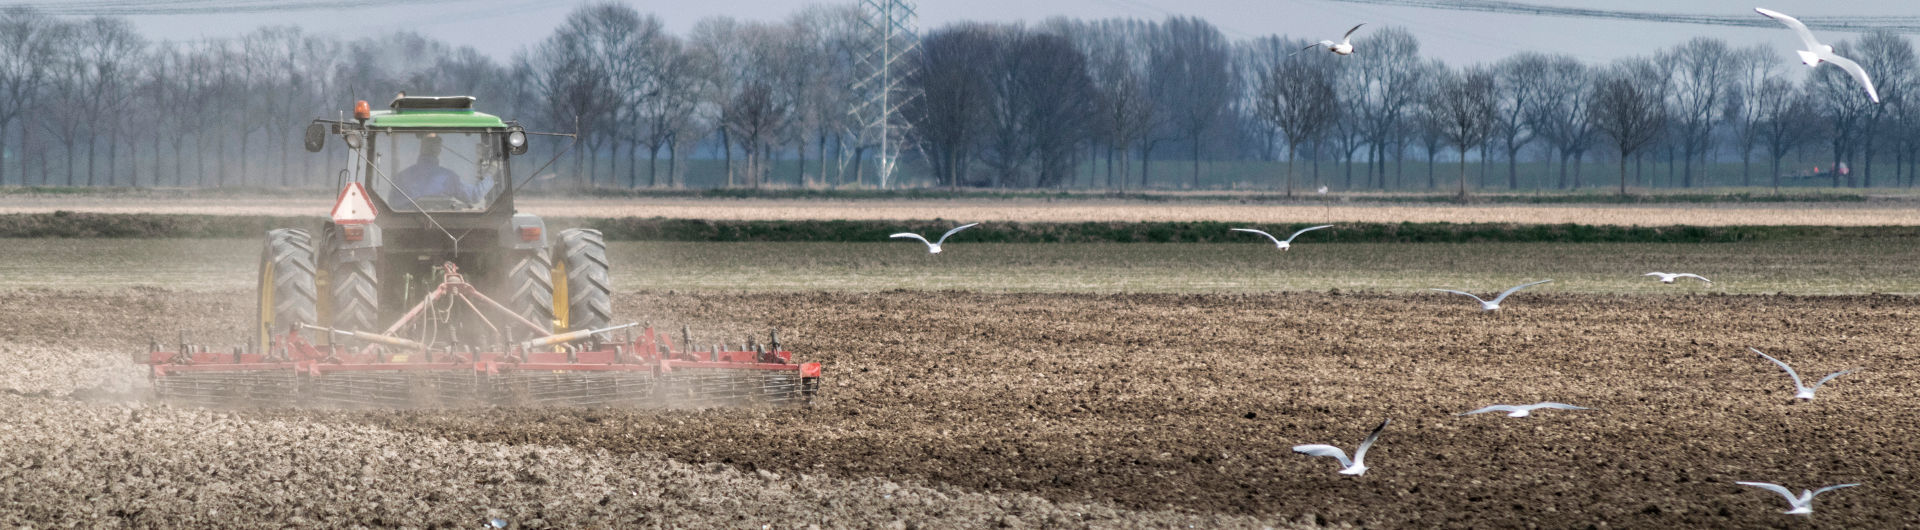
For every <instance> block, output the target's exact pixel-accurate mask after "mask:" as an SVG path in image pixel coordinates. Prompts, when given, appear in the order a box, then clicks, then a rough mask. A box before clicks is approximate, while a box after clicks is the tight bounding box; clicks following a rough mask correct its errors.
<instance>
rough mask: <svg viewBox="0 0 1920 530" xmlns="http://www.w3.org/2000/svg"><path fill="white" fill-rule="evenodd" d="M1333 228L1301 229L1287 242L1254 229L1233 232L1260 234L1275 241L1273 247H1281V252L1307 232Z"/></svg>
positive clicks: (1288, 238)
mask: <svg viewBox="0 0 1920 530" xmlns="http://www.w3.org/2000/svg"><path fill="white" fill-rule="evenodd" d="M1332 227H1333V225H1320V226H1312V227H1307V228H1302V229H1300V231H1299V232H1294V233H1293V235H1290V236H1287V240H1286V241H1281V240H1280V238H1277V237H1273V234H1269V233H1266V232H1262V231H1259V230H1254V229H1252V228H1234V229H1232V230H1231V231H1233V232H1253V233H1255V234H1260V235H1263V236H1267V239H1271V240H1273V245H1274V246H1276V247H1280V250H1286V249H1288V248H1290V247H1292V246H1293V238H1296V237H1300V234H1305V233H1307V232H1312V231H1314V230H1319V229H1322V228H1332Z"/></svg>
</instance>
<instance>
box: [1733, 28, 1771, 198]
mask: <svg viewBox="0 0 1920 530" xmlns="http://www.w3.org/2000/svg"><path fill="white" fill-rule="evenodd" d="M1734 53H1735V54H1737V56H1738V58H1737V60H1736V61H1735V63H1736V64H1738V65H1739V66H1740V67H1741V68H1740V71H1739V72H1737V73H1736V75H1735V76H1734V79H1733V81H1734V83H1735V84H1734V86H1733V87H1732V88H1731V89H1730V90H1729V91H1728V92H1727V99H1726V109H1725V110H1724V111H1723V112H1722V113H1721V115H1722V116H1724V117H1725V119H1726V124H1727V127H1728V129H1729V132H1731V133H1732V135H1733V144H1734V150H1735V151H1738V152H1739V153H1740V185H1741V186H1752V185H1753V148H1754V146H1756V145H1758V144H1759V143H1760V137H1761V135H1762V131H1761V123H1760V122H1761V120H1762V119H1763V118H1762V110H1761V105H1760V101H1759V100H1760V99H1761V97H1762V96H1761V94H1760V91H1761V90H1762V89H1764V88H1765V85H1766V84H1767V82H1768V81H1770V80H1773V79H1774V78H1775V77H1776V76H1778V75H1779V71H1780V65H1781V64H1783V63H1781V62H1780V61H1779V60H1778V59H1779V57H1777V56H1776V55H1775V54H1774V53H1773V48H1768V47H1766V46H1754V47H1751V48H1745V49H1741V50H1739V51H1736V52H1734ZM1776 169H1778V168H1776Z"/></svg>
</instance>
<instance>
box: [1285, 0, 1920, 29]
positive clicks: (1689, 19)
mask: <svg viewBox="0 0 1920 530" xmlns="http://www.w3.org/2000/svg"><path fill="white" fill-rule="evenodd" d="M1323 1H1327V2H1337V3H1345V4H1367V5H1378V6H1390V7H1417V8H1424V9H1442V10H1448V11H1472V12H1479V13H1500V14H1511V15H1534V16H1549V17H1562V18H1593V19H1606V20H1629V21H1640V22H1661V23H1669V24H1697V25H1707V26H1734V27H1753V28H1774V27H1779V26H1780V23H1779V22H1775V21H1773V20H1771V19H1767V18H1765V17H1762V16H1760V15H1757V14H1740V15H1731V14H1719V13H1710V14H1703V13H1658V12H1652V11H1627V10H1619V9H1591V8H1581V7H1560V6H1545V5H1538V4H1529V3H1525V2H1514V1H1509V0H1323ZM1795 18H1799V19H1800V21H1801V22H1803V23H1806V25H1807V27H1809V28H1813V29H1820V30H1832V31H1846V32H1866V31H1875V30H1887V31H1893V32H1896V33H1920V17H1917V16H1873V17H1835V16H1811V17H1795Z"/></svg>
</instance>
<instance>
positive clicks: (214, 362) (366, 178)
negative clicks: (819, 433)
mask: <svg viewBox="0 0 1920 530" xmlns="http://www.w3.org/2000/svg"><path fill="white" fill-rule="evenodd" d="M474 103H475V98H473V97H470V96H454V97H414V96H407V95H406V94H405V93H401V94H400V96H399V97H397V98H395V99H394V100H393V101H392V102H391V103H390V104H389V109H388V110H384V111H372V110H371V108H370V106H369V105H368V104H367V102H366V101H359V102H356V104H355V106H354V110H353V119H351V120H347V119H339V120H329V119H316V120H314V121H313V123H312V124H310V125H309V126H308V127H307V130H306V135H305V147H306V148H307V150H308V151H311V152H320V151H321V150H323V149H324V147H325V144H326V142H327V140H328V138H329V137H335V136H337V137H339V138H340V141H341V142H344V144H345V145H346V147H347V149H346V151H347V154H348V157H349V161H350V162H351V163H350V164H348V167H349V168H350V169H349V170H343V171H342V172H341V175H340V179H339V182H337V183H336V184H337V185H338V186H339V189H340V191H339V194H338V195H337V197H336V199H335V201H334V206H333V209H332V211H331V213H330V215H329V216H328V218H327V220H326V221H325V223H324V224H323V225H322V226H321V228H320V230H319V231H318V232H319V233H318V234H313V233H310V232H308V231H306V230H302V229H296V228H285V229H276V230H271V231H268V232H267V234H266V241H265V245H264V248H263V249H262V252H261V256H260V267H259V276H258V279H259V283H258V290H257V291H258V292H257V296H258V299H257V305H256V308H257V312H256V315H255V325H254V326H253V333H252V334H253V337H252V338H251V343H250V344H249V345H248V346H247V347H244V348H236V349H234V351H233V352H231V353H230V354H229V353H215V352H211V351H209V350H207V349H205V348H201V347H197V346H192V345H190V344H188V343H187V341H186V339H185V338H182V340H181V341H180V343H179V345H178V346H177V347H176V348H175V349H174V350H173V351H161V350H162V348H161V347H160V346H159V344H158V343H155V344H154V346H153V347H152V348H150V350H151V351H150V352H149V353H148V354H146V356H145V357H144V358H143V359H142V360H143V361H144V362H145V363H147V364H149V365H151V366H152V377H153V380H154V381H155V383H156V384H155V388H156V390H157V391H158V392H159V393H160V394H161V397H163V398H171V399H178V400H182V401H189V402H196V403H199V404H207V405H230V404H236V403H266V404H288V405H295V406H298V405H344V406H356V405H358V406H391V405H402V406H409V405H459V404H583V405H602V404H627V403H662V404H709V403H717V402H737V401H772V402H792V401H805V400H806V399H809V398H810V397H811V396H812V394H813V392H815V389H817V388H818V377H819V364H818V363H795V362H794V361H793V359H792V352H789V351H785V350H782V349H780V347H779V338H778V332H777V331H776V332H775V333H774V334H773V335H772V337H771V338H770V340H769V342H768V343H767V344H765V345H761V344H758V343H757V342H756V341H754V340H752V339H749V340H748V341H745V342H743V343H742V344H741V345H740V347H739V348H738V349H728V348H724V347H722V346H721V345H718V344H715V345H713V346H712V348H711V349H710V350H707V351H694V345H693V344H692V340H693V339H692V336H691V331H690V330H688V329H686V328H683V329H682V340H681V341H680V346H679V347H678V348H676V347H675V345H674V341H673V340H671V339H670V338H669V337H667V336H666V334H663V333H658V332H656V331H655V330H653V329H652V328H651V326H644V327H643V326H641V325H639V324H638V323H628V324H624V325H616V323H615V321H614V320H613V290H612V286H611V283H610V282H609V276H608V274H609V268H610V267H609V265H610V263H609V260H608V254H607V246H606V243H605V241H604V240H603V239H602V236H601V233H600V232H598V231H596V230H592V229H585V228H573V229H567V230H561V231H559V232H558V233H549V231H548V229H547V226H546V223H545V222H544V221H542V220H541V219H540V218H539V217H537V216H534V215H532V214H527V213H522V212H519V211H516V210H515V208H514V201H513V199H514V192H515V191H516V189H517V188H518V186H517V183H516V182H515V181H514V179H513V177H512V175H511V172H510V171H509V169H510V167H511V164H510V163H509V157H513V156H519V155H524V154H526V153H527V151H528V137H529V136H530V135H533V134H546V135H553V136H569V135H564V134H553V133H529V132H528V131H526V130H525V129H524V128H523V127H522V126H521V125H520V124H519V123H516V122H513V121H507V120H502V119H500V118H499V117H497V116H494V115H491V114H486V113H482V112H477V111H475V110H474V108H473V106H474ZM555 158H556V159H557V158H558V155H556V157H555ZM676 350H677V351H676Z"/></svg>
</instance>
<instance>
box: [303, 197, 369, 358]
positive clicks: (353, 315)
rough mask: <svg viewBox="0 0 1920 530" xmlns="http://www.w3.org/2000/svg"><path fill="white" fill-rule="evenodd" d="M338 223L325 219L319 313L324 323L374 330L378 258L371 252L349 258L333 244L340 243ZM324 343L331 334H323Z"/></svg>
mask: <svg viewBox="0 0 1920 530" xmlns="http://www.w3.org/2000/svg"><path fill="white" fill-rule="evenodd" d="M339 230H340V228H339V226H338V225H335V224H333V223H327V226H326V231H325V232H324V233H323V234H322V235H323V237H324V238H325V240H324V244H323V245H322V247H321V250H320V264H319V269H320V272H321V276H320V281H319V283H317V284H315V287H317V288H319V290H320V293H321V298H320V316H322V317H324V319H323V320H322V321H321V322H323V325H325V326H327V327H330V328H333V329H338V330H345V331H367V332H377V331H380V330H379V329H377V328H375V327H374V326H375V325H377V324H376V323H375V320H377V319H378V318H379V316H380V274H379V269H378V265H379V262H378V261H377V260H375V259H371V256H367V257H362V258H361V259H355V260H348V259H345V258H346V256H344V255H342V254H343V253H346V252H350V251H349V250H345V249H341V248H338V247H336V246H335V245H336V244H339V243H340V240H339V239H338V237H339ZM325 342H326V343H328V344H332V343H334V342H335V338H334V337H326V341H325Z"/></svg>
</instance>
